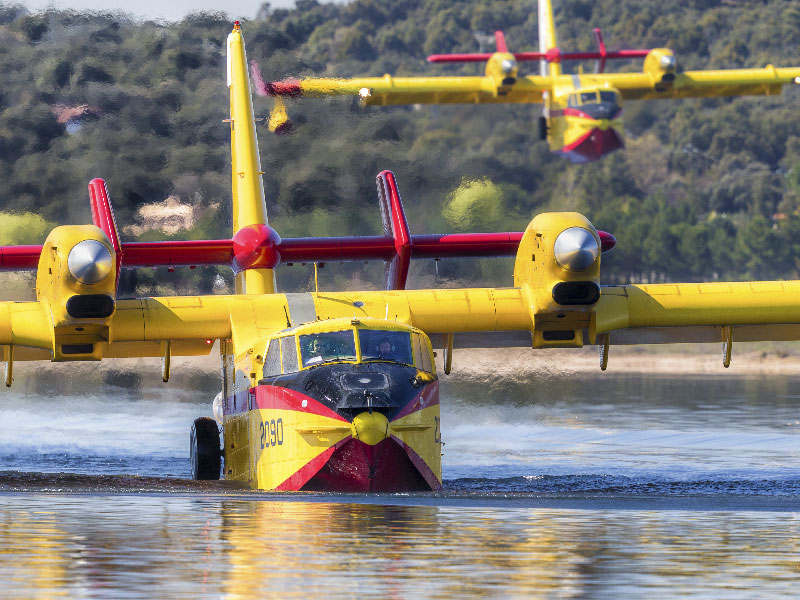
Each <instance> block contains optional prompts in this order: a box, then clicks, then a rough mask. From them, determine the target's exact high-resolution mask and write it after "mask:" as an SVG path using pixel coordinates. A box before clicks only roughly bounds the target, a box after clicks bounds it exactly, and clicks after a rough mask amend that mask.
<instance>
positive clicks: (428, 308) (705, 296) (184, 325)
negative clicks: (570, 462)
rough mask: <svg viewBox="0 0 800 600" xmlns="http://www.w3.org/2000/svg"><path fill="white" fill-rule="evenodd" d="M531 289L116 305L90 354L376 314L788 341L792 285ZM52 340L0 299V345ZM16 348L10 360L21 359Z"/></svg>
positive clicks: (414, 320) (625, 337) (38, 314)
mask: <svg viewBox="0 0 800 600" xmlns="http://www.w3.org/2000/svg"><path fill="white" fill-rule="evenodd" d="M538 291H540V290H536V289H533V288H531V287H530V286H528V285H524V286H522V287H517V288H471V289H456V290H410V291H349V292H329V293H318V294H269V295H248V296H242V295H239V296H179V297H164V298H142V299H137V300H120V301H119V302H118V304H117V310H116V312H115V314H114V316H113V317H112V318H111V319H110V320H109V325H108V328H107V330H106V331H105V332H104V334H103V336H102V337H103V338H104V339H102V341H101V344H102V356H103V357H115V356H123V355H124V356H159V355H161V354H163V344H164V343H165V342H168V341H169V342H171V343H172V345H173V346H172V351H173V354H200V353H203V352H204V348H205V352H207V351H208V341H209V340H214V339H232V340H233V341H234V345H235V347H237V349H238V350H239V351H244V350H246V349H248V348H252V347H253V346H254V345H256V344H257V343H258V342H259V341H260V340H264V339H266V338H267V337H268V336H269V334H270V333H272V332H274V331H276V330H280V329H283V328H285V327H287V326H288V325H289V324H291V325H296V324H298V323H301V322H304V321H305V320H307V319H309V318H311V319H332V318H340V317H350V318H364V317H373V318H379V319H387V318H388V320H391V321H397V322H400V323H404V324H408V325H412V326H414V327H417V328H419V329H422V330H423V331H425V332H426V333H428V334H451V333H452V334H456V336H457V337H456V339H457V341H459V344H458V345H459V346H477V347H481V346H492V345H498V342H495V341H492V336H491V335H489V334H493V333H506V334H515V335H513V336H506V337H505V338H498V339H500V340H503V341H501V342H500V343H501V345H515V346H517V345H523V344H524V345H529V344H531V343H532V339H534V338H532V337H531V336H534V335H535V333H536V332H537V331H539V332H541V331H566V330H570V331H575V332H576V334H577V335H576V336H575V338H574V339H571V340H569V341H567V342H565V340H564V339H563V338H562V339H558V340H555V341H554V343H545V344H543V345H544V346H554V347H563V346H581V345H583V344H584V343H591V344H593V343H598V336H600V335H601V334H605V333H611V334H612V336H611V339H612V342H613V343H614V344H631V343H661V342H708V341H720V340H721V339H722V337H723V335H724V333H725V331H726V329H725V328H732V331H733V332H734V339H736V340H737V341H754V340H793V339H800V282H798V281H773V282H740V283H699V284H698V283H682V284H657V285H626V286H606V287H602V288H601V296H600V299H599V301H598V302H597V303H596V304H595V305H594V306H593V307H591V308H589V309H585V308H582V309H580V318H577V319H576V318H574V315H573V314H570V313H574V312H575V311H576V308H575V307H570V306H563V307H560V308H557V309H556V310H555V311H553V310H552V308H551V307H543V306H538V305H537V303H536V302H535V298H534V296H535V294H536V293H537V292H538ZM300 307H302V308H300ZM309 309H311V311H312V312H309ZM559 314H562V315H565V317H562V318H559V317H558V315H559ZM562 323H563V327H562V328H561V329H558V327H561V324H562ZM459 334H465V335H464V338H463V340H460V339H459V338H458V336H459ZM476 334H479V335H476ZM71 342H74V340H63V339H62V340H61V343H71ZM58 343H59V340H58V338H57V337H54V335H53V332H52V328H51V326H50V315H49V313H48V312H47V308H46V307H45V305H44V304H43V303H41V302H4V303H0V345H2V346H5V347H6V348H7V347H8V346H14V347H15V348H17V349H18V350H21V348H19V347H26V348H30V349H39V350H40V352H38V353H31V354H29V357H30V358H50V357H51V356H52V355H53V354H57V353H58V352H59V349H58V348H57V347H54V344H58ZM18 350H17V351H15V358H16V359H24V357H25V353H24V352H23V353H19V351H18ZM6 351H7V350H6ZM98 358H99V357H98ZM66 359H70V358H69V357H66Z"/></svg>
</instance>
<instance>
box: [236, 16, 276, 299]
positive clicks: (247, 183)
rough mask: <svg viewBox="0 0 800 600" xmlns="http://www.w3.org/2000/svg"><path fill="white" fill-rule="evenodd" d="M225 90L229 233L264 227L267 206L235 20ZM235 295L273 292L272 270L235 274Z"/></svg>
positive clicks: (246, 70)
mask: <svg viewBox="0 0 800 600" xmlns="http://www.w3.org/2000/svg"><path fill="white" fill-rule="evenodd" d="M228 87H229V88H230V95H231V118H230V122H231V167H232V173H231V176H232V186H231V192H232V195H233V234H234V235H235V234H236V232H237V231H239V230H240V229H242V228H244V227H248V226H250V225H267V224H268V223H267V205H266V202H265V200H264V186H263V184H262V182H261V175H262V171H261V159H260V158H259V156H258V139H257V138H256V125H255V120H254V117H253V100H252V96H251V93H250V79H249V77H248V69H247V56H246V55H245V49H244V38H243V37H242V32H241V27H240V25H239V21H236V22H235V23H234V26H233V31H232V32H231V33H230V34H229V35H228ZM236 292H237V293H245V294H271V293H274V292H275V275H274V272H273V270H272V269H248V270H246V271H243V272H241V273H239V274H237V275H236Z"/></svg>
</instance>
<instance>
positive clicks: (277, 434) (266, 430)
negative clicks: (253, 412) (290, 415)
mask: <svg viewBox="0 0 800 600" xmlns="http://www.w3.org/2000/svg"><path fill="white" fill-rule="evenodd" d="M258 425H259V428H260V429H261V449H262V450H263V449H264V448H269V447H271V446H282V445H283V419H277V420H276V419H271V420H269V421H261V422H260V423H259V424H258Z"/></svg>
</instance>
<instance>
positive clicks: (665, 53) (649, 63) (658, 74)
mask: <svg viewBox="0 0 800 600" xmlns="http://www.w3.org/2000/svg"><path fill="white" fill-rule="evenodd" d="M677 68H678V61H677V59H676V58H675V54H674V53H673V52H672V50H670V49H669V48H654V49H653V50H650V52H648V53H647V56H646V57H645V59H644V72H645V73H649V74H650V75H652V76H653V80H654V82H655V84H656V85H670V84H671V83H672V82H673V81H674V80H675V72H676V70H677Z"/></svg>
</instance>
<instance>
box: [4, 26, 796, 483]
mask: <svg viewBox="0 0 800 600" xmlns="http://www.w3.org/2000/svg"><path fill="white" fill-rule="evenodd" d="M227 49H228V86H229V88H230V127H231V153H232V197H233V235H232V237H231V239H224V240H210V241H164V242H123V241H121V240H120V237H119V234H118V230H117V226H116V223H115V219H114V213H113V210H112V207H111V203H110V200H109V195H108V190H107V187H106V185H105V183H104V182H103V180H101V179H94V180H92V181H91V183H90V184H89V192H90V193H89V197H90V204H91V213H92V223H91V224H87V225H69V226H60V227H56V228H55V229H53V230H52V231H51V232H50V234H49V235H48V236H47V239H46V240H45V241H44V244H43V245H41V246H6V247H2V248H0V269H2V270H6V271H11V270H35V271H36V300H35V301H28V302H10V301H8V302H0V349H1V351H2V355H1V356H0V358H2V360H3V361H5V366H6V369H5V384H6V385H7V386H10V385H12V382H13V378H14V364H15V362H17V361H25V360H49V361H54V362H68V361H100V360H104V359H112V358H116V357H140V356H151V357H161V358H162V372H161V376H162V379H163V380H164V381H165V382H166V381H168V380H169V378H170V362H171V359H172V357H174V356H192V355H204V354H205V355H207V354H208V353H209V352H210V351H211V348H212V347H213V346H214V343H215V342H217V341H218V342H219V348H220V360H221V366H222V372H223V377H222V384H221V388H222V389H221V391H220V393H219V394H218V396H217V399H216V400H214V401H213V402H210V410H209V412H210V413H211V414H213V415H215V417H216V418H215V419H212V418H211V417H200V418H198V419H197V420H196V421H195V422H194V424H193V426H192V428H191V436H190V439H191V445H190V455H191V465H192V476H193V477H195V478H198V479H217V478H219V477H220V473H221V471H222V473H224V476H225V477H226V478H228V479H234V480H240V481H243V482H247V483H248V484H249V485H250V486H252V487H253V488H258V489H268V490H338V491H398V490H436V489H439V488H440V487H441V485H442V465H441V450H442V423H441V420H440V411H439V380H438V375H437V370H436V366H435V362H434V356H435V355H434V352H433V347H434V345H435V347H437V348H441V349H442V357H441V358H440V361H441V365H442V370H443V371H444V373H449V372H450V367H451V365H452V361H453V354H454V348H459V347H484V348H490V347H498V346H512V347H522V346H527V347H531V346H533V347H534V348H542V349H548V348H579V347H581V346H583V345H584V344H594V345H597V346H598V347H599V349H600V357H601V358H600V367H601V368H602V369H605V367H606V365H607V361H608V358H609V348H610V347H611V345H612V344H639V343H663V342H709V341H720V342H722V344H723V364H724V366H726V367H727V366H728V365H729V364H730V360H731V349H732V344H733V340H737V341H751V340H796V339H800V281H772V282H745V283H700V284H698V283H686V284H677V283H676V284H660V285H612V286H604V285H602V279H601V269H600V266H601V259H602V254H603V251H604V250H609V249H610V248H612V247H613V246H614V243H615V239H614V237H613V236H611V235H610V234H607V233H604V232H602V231H598V230H597V229H595V227H594V226H593V225H592V223H591V222H590V221H589V220H588V219H587V218H586V217H584V216H583V215H580V214H578V213H574V212H564V213H545V214H540V215H538V216H536V217H535V218H534V219H533V220H532V221H531V222H530V224H529V225H528V227H527V228H526V229H525V231H524V232H516V233H515V232H511V233H495V234H456V235H447V234H445V235H411V234H410V232H409V229H408V224H407V222H406V218H405V214H404V212H403V207H402V202H401V200H400V195H399V193H398V188H397V182H396V180H395V178H394V176H393V175H392V174H391V173H390V172H388V171H384V172H382V173H380V174H379V175H378V177H377V190H378V201H379V206H380V209H381V214H382V217H383V227H384V234H383V235H377V236H366V237H340V238H283V239H282V238H281V237H280V236H279V235H278V233H277V232H276V231H275V230H273V229H272V228H271V227H270V226H269V225H268V222H267V213H266V204H265V199H264V190H263V185H262V179H261V175H262V172H261V165H260V159H259V155H258V146H257V143H256V132H255V120H254V116H253V106H252V97H251V88H250V81H249V78H248V71H247V60H246V56H245V47H244V40H243V37H242V32H241V29H240V26H239V24H238V22H237V23H236V24H235V25H234V28H233V31H232V32H231V33H230V35H229V36H228V40H227ZM449 256H515V257H516V259H515V266H514V279H513V282H509V283H510V285H509V287H504V288H470V289H417V290H407V289H405V287H406V277H407V273H408V268H409V263H410V261H411V260H412V259H426V258H427V259H431V258H438V257H449ZM346 260H380V261H385V263H386V265H387V271H386V286H385V287H386V289H384V290H380V291H358V290H353V291H341V292H320V291H316V292H313V293H293V294H292V293H287V294H284V293H278V292H277V290H276V287H275V269H276V267H278V266H279V265H280V264H281V263H282V262H283V263H287V262H303V261H305V262H309V263H311V262H319V261H346ZM218 264H227V265H230V266H231V267H232V268H233V269H234V271H235V273H236V278H235V293H233V294H230V295H205V296H203V295H199V296H169V297H140V298H131V299H126V298H120V297H118V293H117V284H118V280H119V274H120V269H121V268H123V267H127V268H135V267H141V266H159V265H162V266H163V265H165V266H170V267H175V266H181V265H218ZM432 342H433V343H432ZM211 395H212V394H209V400H211ZM220 426H221V433H222V449H221V448H220V429H219V427H220Z"/></svg>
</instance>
